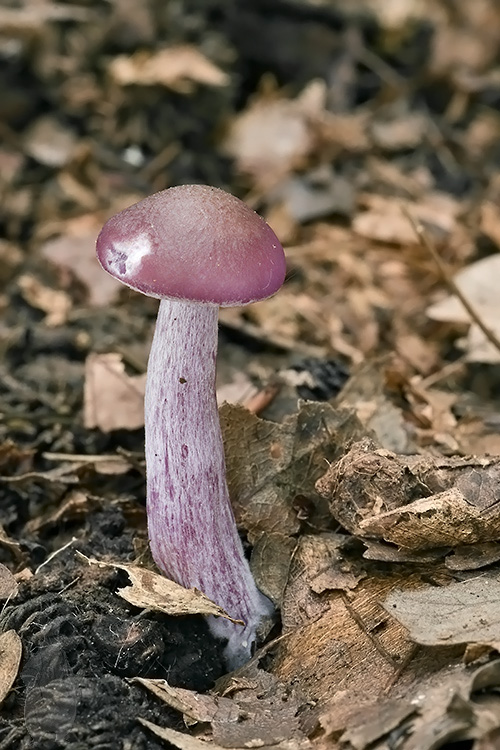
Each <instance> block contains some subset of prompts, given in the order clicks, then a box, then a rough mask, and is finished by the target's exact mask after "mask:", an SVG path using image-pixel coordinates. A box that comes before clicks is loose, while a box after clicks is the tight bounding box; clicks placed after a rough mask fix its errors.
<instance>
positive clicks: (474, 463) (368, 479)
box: [316, 440, 500, 550]
mask: <svg viewBox="0 0 500 750" xmlns="http://www.w3.org/2000/svg"><path fill="white" fill-rule="evenodd" d="M499 479H500V459H498V458H490V457H477V458H461V457H457V458H450V459H447V458H441V459H438V458H434V457H432V456H397V455H396V454H394V453H391V452H390V451H386V450H383V449H379V448H377V447H376V445H375V444H374V443H373V442H371V441H370V440H364V441H361V442H360V443H358V444H356V445H354V446H353V447H352V449H351V450H350V451H348V452H347V453H346V455H345V456H344V457H343V458H341V459H340V460H339V461H338V462H337V463H335V464H333V465H332V466H331V467H330V468H329V469H328V471H327V473H326V474H325V475H324V476H323V477H322V478H321V479H320V480H319V481H318V482H317V483H316V488H317V489H318V491H319V492H320V493H321V494H322V495H323V496H324V497H326V498H329V499H330V509H331V512H332V514H333V515H334V517H335V518H336V519H337V520H338V521H339V523H341V524H342V525H343V526H344V527H345V528H347V529H349V531H351V532H352V533H353V534H356V535H359V536H361V537H368V538H375V539H377V538H378V539H384V540H385V541H387V542H392V543H394V544H397V545H399V546H401V547H405V548H407V549H417V550H418V549H428V548H432V547H446V546H448V547H450V546H451V547H453V546H458V545H463V544H473V543H475V542H488V541H493V540H496V539H500V504H499V502H498V500H499V497H498V486H499Z"/></svg>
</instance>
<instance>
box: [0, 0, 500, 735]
mask: <svg viewBox="0 0 500 750" xmlns="http://www.w3.org/2000/svg"><path fill="white" fill-rule="evenodd" d="M216 5H217V7H216ZM233 5H234V7H233ZM11 6H12V7H9V8H5V9H2V11H0V33H1V35H2V39H5V42H6V44H5V47H4V48H3V50H2V52H1V53H0V54H1V56H2V62H3V64H4V70H5V83H6V85H5V91H6V96H5V97H3V98H2V102H1V103H0V113H1V119H2V146H1V148H0V166H1V169H0V196H1V198H2V200H1V204H2V221H1V227H2V236H1V237H0V259H1V261H2V263H1V266H2V269H1V271H0V281H1V283H2V289H1V291H0V309H1V312H2V316H1V322H0V346H1V350H2V368H1V369H0V413H1V419H0V475H1V476H0V493H1V502H0V565H2V566H3V567H1V568H0V591H1V597H0V598H1V603H2V610H1V615H0V621H1V630H2V634H1V639H2V644H0V652H1V653H2V654H3V656H2V659H1V660H0V661H1V664H0V694H1V699H2V701H3V702H2V706H1V707H0V742H3V746H5V747H6V748H7V749H8V750H10V748H14V747H16V746H17V744H16V743H18V741H22V742H24V744H26V742H28V743H30V742H31V743H33V742H34V743H35V744H36V743H37V742H38V743H39V744H40V743H41V742H42V736H43V741H46V740H47V737H48V738H49V740H50V741H52V740H54V741H57V742H59V743H63V745H62V746H64V747H67V748H70V747H72V746H73V743H72V736H73V735H71V733H70V732H66V733H65V734H61V732H59V733H58V731H59V730H58V729H57V726H58V723H57V716H52V715H51V714H50V711H49V712H48V714H47V716H46V717H45V716H41V714H40V713H39V712H38V708H37V706H35V705H33V706H31V708H30V706H28V713H27V714H26V712H25V711H24V708H23V700H25V698H26V696H27V695H29V693H30V684H29V681H28V683H26V681H24V682H23V678H22V674H23V669H24V668H25V667H26V665H28V671H27V672H26V674H29V668H30V667H29V665H30V664H31V665H33V664H37V665H40V664H43V665H45V661H44V659H45V657H46V656H49V655H50V654H51V653H54V654H56V656H57V659H56V662H57V663H59V661H60V662H61V663H63V664H64V669H63V670H59V671H58V670H57V669H55V672H54V671H51V669H50V667H48V666H46V668H45V670H39V671H40V672H42V671H45V673H46V675H49V676H50V677H51V679H50V680H48V681H47V682H46V683H43V682H41V683H40V684H39V682H37V684H36V690H37V696H41V697H43V698H44V699H45V698H47V701H48V703H47V705H48V706H52V707H55V708H57V707H60V708H61V710H62V708H64V717H62V716H60V717H59V719H60V721H59V724H61V721H62V718H65V720H67V721H68V722H69V723H70V724H71V727H72V731H73V732H74V737H77V738H78V742H79V743H80V744H88V745H89V746H90V745H91V744H92V746H94V745H95V746H97V745H99V746H100V747H103V748H107V747H109V748H112V747H115V746H116V742H117V741H119V740H120V739H122V740H123V741H126V742H127V743H128V745H129V746H130V747H131V748H132V749H133V748H135V747H142V746H143V745H144V743H148V747H149V746H151V747H160V746H162V745H161V743H163V742H165V741H167V742H168V743H170V744H174V745H176V746H178V747H181V748H184V747H185V748H193V749H194V748H196V750H198V749H199V748H206V747H207V745H211V746H212V747H234V748H237V747H250V746H260V747H274V748H283V750H285V748H287V749H288V748H289V749H290V750H292V749H293V748H312V747H314V746H316V747H319V748H325V750H326V748H338V749H339V750H350V748H353V749H354V750H364V748H367V749H368V748H371V749H373V748H380V749H381V750H382V748H384V750H385V749H386V748H388V747H398V748H399V747H400V748H402V750H427V748H438V747H439V748H440V747H443V748H446V747H452V746H453V743H460V745H461V746H462V745H463V746H464V747H471V748H473V750H491V748H494V747H495V746H496V744H498V737H499V733H500V706H499V701H498V691H499V687H500V668H499V661H500V660H499V656H498V654H499V638H498V602H497V599H498V592H497V586H498V581H497V578H498V573H499V569H500V568H499V565H500V562H499V561H500V553H499V542H500V523H499V513H498V507H499V503H498V491H497V487H498V476H497V475H498V455H500V440H499V429H498V425H499V424H500V416H499V415H500V407H499V403H498V372H497V366H498V357H499V354H498V347H496V346H495V343H494V341H492V340H491V339H488V338H487V337H485V336H484V327H486V328H489V329H490V330H491V331H492V332H493V333H496V332H497V328H498V322H497V321H498V315H497V308H498V304H497V300H496V284H497V281H498V279H497V276H498V273H497V271H498V269H497V265H498V264H497V260H498V248H499V246H500V222H499V213H498V209H497V206H498V200H499V198H500V190H499V181H498V174H497V172H498V165H499V160H498V137H499V134H500V125H499V119H498V115H497V113H496V95H497V89H498V76H497V70H496V64H497V50H498V40H499V39H500V16H499V13H498V8H497V5H496V3H495V2H493V0H482V2H480V3H473V4H472V3H470V4H462V5H459V4H456V7H455V6H454V7H453V8H451V6H450V5H449V4H446V3H441V2H439V3H435V2H431V0H405V2H400V3H386V2H380V1H379V0H377V1H375V0H359V2H356V3H352V4H345V3H340V2H332V3H331V4H325V3H313V2H309V0H286V1H285V2H283V3H279V4H278V5H274V4H273V6H272V7H271V4H270V3H268V2H267V1H266V0H259V2H258V3H255V4H252V5H251V6H248V7H246V8H245V9H244V12H243V10H242V9H239V8H237V7H236V4H233V3H224V4H215V3H212V2H211V1H209V2H206V0H205V2H203V3H200V2H196V1H195V2H193V3H190V4H189V10H183V11H181V10H180V8H179V7H178V5H177V4H175V3H174V4H167V5H165V4H164V3H160V2H159V1H157V0H152V1H151V2H150V3H147V4H143V5H137V4H135V3H129V2H124V3H119V4H111V5H109V4H108V5H106V4H104V5H103V4H102V3H99V2H98V1H97V0H95V2H94V1H93V2H88V3H86V5H85V8H84V7H80V6H78V5H71V4H70V5H64V6H62V5H60V4H57V3H42V4H38V5H37V6H36V7H35V6H33V7H32V5H30V4H29V3H23V2H20V3H13V4H12V3H11ZM215 19H216V20H215ZM257 30H258V31H257ZM183 182H209V183H213V184H217V185H220V186H222V187H226V188H229V189H231V190H232V191H233V192H236V193H239V194H240V195H242V196H243V197H245V198H246V199H247V200H248V201H249V203H250V204H251V205H252V206H254V207H255V208H256V209H258V210H259V211H260V212H262V213H263V214H264V215H265V216H266V218H268V220H269V221H270V223H271V225H272V226H273V227H274V228H275V229H276V231H278V233H279V235H280V237H282V238H283V240H284V242H285V243H286V245H287V254H288V264H289V274H288V279H287V283H286V285H285V287H284V289H283V290H282V291H281V292H280V294H279V295H277V296H276V297H275V298H272V299H270V300H268V301H266V302H264V303H261V304H259V305H255V306H253V307H251V308H247V309H245V310H244V311H243V310H241V309H236V310H224V311H222V312H221V328H220V339H221V342H220V343H221V345H220V354H219V364H220V367H219V383H218V386H219V392H220V394H221V401H224V400H230V401H234V402H239V405H234V404H224V405H223V406H222V407H221V422H222V425H223V431H224V440H225V447H226V456H227V468H228V481H229V486H230V491H231V497H232V500H233V504H234V509H235V515H236V518H237V521H238V524H239V526H240V529H241V531H242V533H243V535H244V539H245V544H246V545H248V548H250V547H251V548H252V549H251V565H252V570H253V572H254V575H255V577H256V579H257V582H258V584H259V586H260V588H261V589H262V590H263V591H264V592H265V593H266V594H267V595H268V596H270V598H271V599H272V600H273V602H274V603H275V605H276V607H277V618H276V622H275V627H274V630H273V632H272V633H271V635H270V638H269V639H268V642H267V643H266V644H265V645H264V646H263V647H262V649H261V650H260V651H258V652H257V653H256V655H255V656H254V657H253V659H252V660H251V661H250V663H249V664H248V665H245V666H244V667H242V668H241V669H240V670H239V671H238V672H237V673H235V674H232V675H228V676H226V677H224V678H222V679H220V680H219V681H218V682H216V678H217V677H219V676H220V674H221V672H222V666H221V664H222V662H221V660H220V654H218V652H217V645H216V644H215V645H214V644H213V643H212V642H211V641H210V638H209V636H208V635H207V634H206V632H204V631H203V622H202V620H201V619H200V618H199V617H197V615H196V614H189V615H188V614H187V613H196V612H200V607H201V609H202V610H203V611H205V610H204V609H203V607H204V606H205V605H206V606H207V607H210V606H212V605H210V604H207V603H205V604H203V606H202V605H201V604H200V596H199V595H198V594H196V595H194V596H193V595H186V593H183V594H182V596H181V594H180V592H179V591H178V588H179V587H178V588H177V589H176V590H175V591H174V592H172V590H171V589H170V588H169V586H170V584H169V582H168V581H167V580H166V579H164V578H160V577H158V576H156V574H155V573H154V566H153V563H152V561H151V560H150V559H149V557H148V551H147V531H146V525H145V514H144V460H143V452H142V449H143V445H142V434H141V427H142V420H143V416H142V399H143V388H144V375H143V373H144V370H145V366H146V361H147V352H148V347H149V341H150V340H151V334H152V329H153V325H154V314H155V305H154V303H152V302H151V301H145V300H143V299H140V298H138V297H137V296H136V295H135V294H134V293H132V292H128V291H124V290H122V289H120V288H119V287H118V286H117V285H116V284H115V282H113V281H112V280H110V279H109V277H108V276H106V275H105V274H103V273H102V272H101V269H100V268H99V266H98V264H97V261H96V260H95V256H94V241H95V237H96V235H97V232H98V231H99V228H100V226H101V225H102V223H103V221H104V220H105V218H107V217H108V216H109V215H111V214H113V213H114V212H116V211H117V210H119V209H120V208H123V207H124V206H126V205H129V204H130V203H132V202H134V201H135V200H139V199H140V198H142V197H144V196H145V195H146V194H148V193H150V192H153V191H154V190H160V189H163V188H165V187H168V186H169V185H171V184H178V183H183ZM406 214H408V215H411V217H412V218H413V219H414V221H415V222H416V223H417V225H418V226H417V228H418V229H419V230H420V231H421V232H422V233H423V234H424V236H425V238H426V240H427V241H428V242H429V243H430V244H431V245H432V247H433V248H434V249H435V251H436V253H437V254H438V257H439V259H440V260H441V261H442V265H441V264H439V265H437V264H436V262H435V258H434V257H433V255H432V253H430V252H429V250H428V248H427V247H426V245H425V242H422V241H421V236H420V237H419V235H418V233H416V232H415V226H413V225H412V222H411V221H409V220H408V215H406ZM443 267H444V268H445V273H444V278H443V273H442V268H443ZM453 284H455V285H456V287H458V288H459V290H460V292H461V293H462V294H463V296H465V298H466V299H467V301H468V302H469V303H470V306H471V307H472V308H473V309H474V310H475V312H476V318H474V317H473V316H472V317H471V315H470V313H469V312H468V311H467V310H466V309H465V308H464V306H463V302H462V301H461V300H460V299H458V297H457V296H456V294H455V295H454V294H453ZM478 319H479V321H480V322H481V323H482V324H483V328H481V326H479V325H478ZM332 362H333V363H335V362H337V363H338V367H337V369H336V366H335V364H333V365H332ZM327 364H328V367H327ZM332 368H333V375H332ZM339 373H344V374H347V373H348V380H347V383H345V382H344V381H345V379H346V377H347V375H345V377H344V376H340V375H339ZM337 376H338V377H337ZM230 386H231V387H230ZM339 390H340V393H338V391H339ZM304 399H306V400H305V401H304ZM242 403H243V404H245V405H246V406H248V407H250V408H245V406H242V405H241V404H242ZM257 412H258V414H259V416H257ZM75 540H78V549H79V550H81V552H82V553H83V554H85V556H86V557H87V558H89V559H91V558H94V559H99V560H101V563H102V564H103V565H105V567H102V566H101V567H100V566H97V565H94V566H87V565H86V564H84V563H83V562H82V560H81V559H80V558H79V557H78V556H76V555H75V551H74V547H75V544H76V542H75ZM138 563H140V567H139V565H138ZM127 575H128V576H129V580H131V581H132V583H131V584H130V583H129V585H125V584H124V581H125V579H126V577H127ZM130 576H131V578H130ZM158 587H160V588H158ZM165 587H166V588H167V589H168V590H166V589H165ZM186 596H188V601H185V599H183V597H186ZM190 597H191V598H190ZM169 602H170V604H168V603H169ZM174 610H175V615H176V616H175V618H174V617H171V616H170V615H171V614H172V612H173V611H174ZM210 611H212V610H210ZM184 618H187V619H184ZM47 633H48V634H49V635H50V638H52V639H53V640H50V639H49V641H47V640H46V634H47ZM21 643H22V647H23V648H24V656H23V655H22V653H21ZM47 646H48V648H46V647H47ZM59 657H60V658H59ZM23 659H24V660H25V662H26V664H25V665H24V666H23V661H22V660H23ZM19 660H21V661H19ZM58 660H59V661H58ZM57 663H56V667H57ZM96 675H98V678H96ZM52 677H53V678H54V679H52ZM38 679H39V678H38V677H37V680H38ZM145 688H147V689H145ZM61 696H70V697H72V701H73V702H71V701H70V703H67V702H66V703H64V701H63V703H61V702H60V701H61ZM75 696H76V697H75ZM32 697H33V695H32ZM63 704H64V705H63ZM124 706H125V707H126V710H124ZM56 713H57V711H56ZM23 716H27V717H28V719H29V720H25V719H23V718H22V717H23ZM110 717H111V718H110ZM182 720H183V721H184V724H183V723H182ZM44 732H45V734H44ZM51 732H52V735H51V734H50V733H51ZM47 733H48V734H47ZM20 738H22V740H21V739H20ZM117 738H118V739H117ZM75 741H76V740H75ZM495 743H496V744H495Z"/></svg>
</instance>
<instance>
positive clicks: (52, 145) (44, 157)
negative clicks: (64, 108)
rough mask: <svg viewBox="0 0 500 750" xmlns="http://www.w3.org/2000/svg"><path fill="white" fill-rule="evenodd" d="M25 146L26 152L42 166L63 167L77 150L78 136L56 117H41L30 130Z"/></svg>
mask: <svg viewBox="0 0 500 750" xmlns="http://www.w3.org/2000/svg"><path fill="white" fill-rule="evenodd" d="M24 145H25V149H26V152H27V153H28V154H29V155H30V156H32V157H33V158H34V159H36V160H37V161H39V162H40V163H41V164H45V165H47V166H49V167H63V166H64V165H65V164H67V163H68V161H69V160H70V158H71V155H72V153H73V151H74V150H75V146H76V136H75V133H74V132H73V131H72V130H69V128H67V127H63V125H61V123H60V122H59V121H58V120H57V119H55V118H54V117H51V116H47V117H40V118H38V119H37V120H35V123H34V125H33V126H32V127H31V128H30V129H29V131H28V133H27V135H26V138H25V144H24Z"/></svg>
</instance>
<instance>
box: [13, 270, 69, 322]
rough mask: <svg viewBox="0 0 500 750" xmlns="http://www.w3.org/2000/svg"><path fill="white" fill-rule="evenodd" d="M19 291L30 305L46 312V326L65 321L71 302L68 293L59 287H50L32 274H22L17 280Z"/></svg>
mask: <svg viewBox="0 0 500 750" xmlns="http://www.w3.org/2000/svg"><path fill="white" fill-rule="evenodd" d="M17 283H18V285H19V288H20V289H21V293H22V295H23V297H24V299H25V300H26V302H28V304H30V305H31V306H32V307H36V308H37V309H38V310H42V312H44V313H46V318H45V323H46V324H47V325H48V326H60V325H62V324H63V323H65V322H66V320H67V317H68V313H69V311H70V310H71V307H72V302H71V299H70V297H69V295H67V294H66V292H63V291H61V290H59V289H50V287H48V286H45V285H44V284H42V283H41V282H40V281H39V280H38V279H36V278H35V277H34V276H30V275H28V274H23V275H22V276H20V277H19V278H18V280H17Z"/></svg>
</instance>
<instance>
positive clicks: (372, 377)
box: [337, 357, 413, 453]
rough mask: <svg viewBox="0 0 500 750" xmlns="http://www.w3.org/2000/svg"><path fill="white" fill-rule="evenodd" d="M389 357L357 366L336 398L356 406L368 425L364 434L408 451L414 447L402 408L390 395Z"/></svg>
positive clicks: (341, 403)
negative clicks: (396, 404)
mask: <svg viewBox="0 0 500 750" xmlns="http://www.w3.org/2000/svg"><path fill="white" fill-rule="evenodd" d="M389 366H390V359H389V358H387V357H383V358H376V359H370V360H368V361H366V362H363V364H362V365H361V366H360V367H358V368H356V369H355V371H354V372H353V373H352V376H351V377H350V378H349V380H348V381H347V383H346V385H345V386H344V388H343V389H342V391H341V392H340V394H339V397H338V399H337V403H338V406H339V407H343V408H349V409H354V411H355V413H356V415H357V417H358V419H359V421H360V422H361V424H362V425H364V427H365V436H369V435H373V436H374V437H375V439H376V440H377V441H378V443H379V444H380V446H381V447H382V448H387V449H388V450H393V451H395V452H397V453H408V452H410V451H411V449H412V447H413V441H412V439H411V437H410V434H409V430H408V427H407V424H406V423H405V420H404V417H403V414H402V410H401V409H400V408H397V407H396V406H395V405H394V404H393V403H392V401H391V399H390V398H389V393H388V383H387V380H388V378H387V371H388V368H389Z"/></svg>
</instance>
